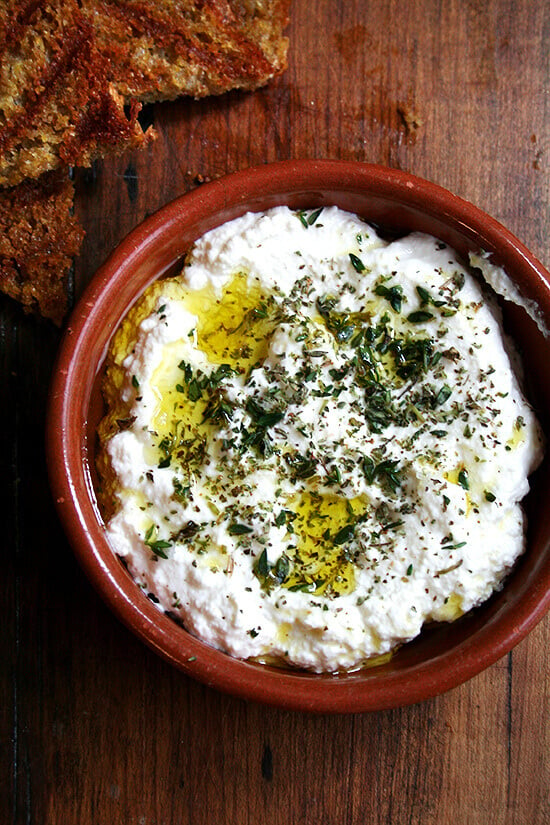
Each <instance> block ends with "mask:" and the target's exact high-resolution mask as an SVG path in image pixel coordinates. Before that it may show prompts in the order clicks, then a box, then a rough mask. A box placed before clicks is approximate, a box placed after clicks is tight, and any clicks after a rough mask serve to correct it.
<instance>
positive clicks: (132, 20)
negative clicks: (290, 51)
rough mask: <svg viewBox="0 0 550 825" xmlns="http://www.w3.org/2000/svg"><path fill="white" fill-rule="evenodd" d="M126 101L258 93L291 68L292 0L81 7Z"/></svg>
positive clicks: (164, 0) (139, 1)
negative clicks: (286, 33) (286, 34)
mask: <svg viewBox="0 0 550 825" xmlns="http://www.w3.org/2000/svg"><path fill="white" fill-rule="evenodd" d="M82 9H83V12H84V14H85V15H86V16H87V18H88V20H89V21H90V22H91V23H92V25H93V26H94V28H95V31H96V34H97V40H98V45H99V48H100V50H101V52H102V53H103V54H104V55H105V56H106V57H107V58H108V59H109V60H110V63H111V70H112V80H113V83H114V85H115V88H116V89H117V91H118V92H120V94H122V95H123V96H124V98H125V99H126V100H131V99H137V100H140V101H143V102H152V101H158V100H167V99H173V98H176V97H179V96H180V95H190V96H192V97H195V98H200V97H204V96H205V95H212V94H221V93H222V92H226V91H228V90H229V89H255V88H257V87H259V86H262V85H264V84H265V83H267V81H268V80H270V79H271V78H272V77H274V76H275V75H278V74H280V73H281V72H282V71H284V69H285V68H286V53H287V46H288V43H287V39H286V38H285V37H283V30H284V27H285V26H286V24H287V22H288V9H289V0H201V2H198V0H124V2H121V1H120V0H82Z"/></svg>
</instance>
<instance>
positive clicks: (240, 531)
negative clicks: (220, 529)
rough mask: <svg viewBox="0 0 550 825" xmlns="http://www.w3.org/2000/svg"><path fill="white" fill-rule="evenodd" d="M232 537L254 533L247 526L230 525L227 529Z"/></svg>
mask: <svg viewBox="0 0 550 825" xmlns="http://www.w3.org/2000/svg"><path fill="white" fill-rule="evenodd" d="M227 532H228V533H229V535H230V536H244V535H245V534H246V533H252V532H253V531H252V527H248V525H246V524H230V525H229V527H228V528H227Z"/></svg>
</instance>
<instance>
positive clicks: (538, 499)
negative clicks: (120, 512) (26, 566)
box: [47, 161, 550, 712]
mask: <svg viewBox="0 0 550 825" xmlns="http://www.w3.org/2000/svg"><path fill="white" fill-rule="evenodd" d="M279 204H287V205H288V206H290V207H291V208H307V207H318V206H322V205H328V204H336V205H338V206H340V207H341V208H343V209H347V210H351V211H353V212H356V213H358V214H360V215H361V216H362V217H364V218H366V219H367V220H368V221H371V222H373V223H375V224H376V225H378V226H380V227H382V228H385V229H386V230H388V231H390V232H392V233H394V232H395V233H406V232H409V231H411V230H412V231H414V230H420V231H424V232H429V233H431V234H432V235H435V236H437V237H438V238H440V239H442V240H443V241H445V242H447V243H448V244H450V245H451V246H453V247H454V248H455V249H456V250H457V251H458V252H459V253H460V254H462V255H463V256H465V257H466V256H467V253H468V251H470V250H473V251H480V250H485V251H488V252H491V253H493V260H494V261H495V262H496V263H498V264H500V265H502V266H504V267H505V269H506V271H507V272H508V274H509V275H510V277H511V278H512V279H513V280H514V281H515V282H516V284H517V286H518V287H519V288H520V290H521V292H522V293H523V295H524V296H525V298H526V299H528V300H531V301H534V302H535V303H536V304H537V305H538V307H539V310H540V313H541V315H542V316H543V318H544V319H545V321H546V324H547V326H548V327H549V328H550V285H549V284H550V276H549V274H548V273H547V272H546V271H545V270H544V268H543V267H542V266H541V264H540V263H538V261H537V260H535V258H534V257H533V256H532V255H531V254H530V253H529V251H528V250H527V249H526V248H525V247H524V246H523V245H522V244H521V243H520V242H519V241H518V240H517V239H516V238H514V237H513V236H512V235H511V234H510V232H508V231H507V230H506V229H505V228H504V227H503V226H501V225H500V224H499V223H497V222H496V221H495V220H493V219H492V218H490V217H489V216H487V215H486V214H484V213H483V212H481V211H480V210H479V209H477V208H476V207H474V206H472V205H471V204H469V203H466V202H465V201H463V200H461V199H459V198H457V197H455V196H454V195H452V194H450V193H449V192H447V191H445V190H444V189H441V188H440V187H438V186H435V185H434V184H432V183H428V182H426V181H423V180H419V179H418V178H415V177H412V176H410V175H408V174H405V173H403V172H399V171H395V170H391V169H386V168H382V167H377V166H370V165H367V164H360V163H345V162H336V161H335V162H333V161H289V162H283V163H278V164H273V165H267V166H262V167H257V168H253V169H249V170H247V171H243V172H238V173H236V174H233V175H229V176H227V177H225V178H222V179H220V180H217V181H214V182H213V183H209V184H206V185H203V186H201V187H200V188H199V189H197V190H195V191H193V192H191V193H190V194H187V195H184V196H183V197H181V198H178V199H176V200H175V201H173V202H172V203H169V204H168V205H167V206H165V207H164V208H162V209H161V210H160V211H158V212H157V213H156V214H154V215H152V216H151V217H150V218H148V219H147V220H146V221H145V222H144V223H142V224H141V225H140V226H138V227H137V229H135V230H134V231H133V232H131V233H130V235H129V236H128V237H127V238H126V239H125V240H124V241H123V242H122V243H121V244H120V246H119V247H118V248H117V249H116V250H115V251H114V252H113V254H112V255H111V257H110V258H109V260H108V261H107V263H105V264H104V266H102V267H101V269H100V270H99V272H98V273H97V274H96V275H95V277H94V278H93V280H92V281H91V283H90V285H89V286H88V288H87V290H86V292H85V294H84V295H83V297H82V299H81V301H80V302H79V304H78V306H77V307H76V309H75V311H74V313H73V315H72V317H71V319H70V321H69V324H68V328H67V331H66V334H65V338H64V340H63V343H62V346H61V349H60V353H59V360H58V364H57V369H56V371H55V375H54V379H53V385H52V388H51V398H50V407H49V417H48V426H47V449H48V461H49V468H50V476H51V485H52V488H53V493H54V497H55V501H56V505H57V508H58V511H59V515H60V518H61V520H62V522H63V525H64V527H65V530H66V532H67V535H68V538H69V540H70V542H71V544H72V546H73V547H74V550H75V553H76V555H77V557H78V559H79V561H80V563H81V564H82V566H83V568H84V570H85V572H86V573H87V575H88V576H89V577H90V579H91V581H92V583H93V584H94V585H95V587H96V588H97V590H98V591H99V593H100V594H101V595H102V596H103V598H104V599H105V601H106V602H107V604H108V605H109V606H110V607H111V608H112V610H113V611H114V612H115V614H116V615H117V616H118V617H119V618H120V619H121V620H122V621H123V622H124V623H125V624H126V625H127V626H128V627H129V628H130V629H131V630H132V631H134V632H135V633H136V634H137V635H138V636H139V637H140V638H141V639H143V640H144V641H145V642H146V643H147V644H148V645H150V646H151V647H152V648H153V649H154V650H156V651H157V652H158V653H159V654H160V655H161V656H163V657H164V658H165V659H167V660H168V661H169V662H171V663H173V664H174V665H176V667H178V668H181V670H183V671H184V672H185V673H188V674H189V675H191V676H193V677H195V678H196V679H199V680H201V681H202V682H205V683H206V684H208V685H211V686H213V687H216V688H219V689H220V690H223V691H227V692H229V693H232V694H234V695H236V696H240V697H243V698H246V699H252V700H257V701H261V702H267V703H270V704H273V705H278V706H281V707H285V708H291V709H300V710H308V711H318V712H354V711H355V712H357V711H367V710H375V709H382V708H389V707H396V706H399V705H405V704H409V703H413V702H418V701H420V700H423V699H426V698H428V697H430V696H434V695H436V694H439V693H442V692H443V691H446V690H448V689H449V688H452V687H454V686H456V685H458V684H460V683H461V682H464V681H465V680H466V679H469V678H470V677H472V676H474V675H475V674H476V673H479V672H480V671H481V670H483V669H484V668H486V667H488V666H489V665H491V664H492V663H493V662H495V661H496V660H497V659H499V658H500V657H501V656H503V655H504V654H505V653H507V652H508V651H509V650H510V649H511V648H512V647H513V646H514V645H515V644H517V643H518V642H519V641H520V640H521V639H523V638H524V637H525V635H526V634H527V633H528V632H529V631H530V630H531V629H532V628H533V627H534V625H535V624H536V623H537V622H538V621H539V620H540V619H541V618H542V617H543V615H544V614H545V612H546V610H547V608H548V607H549V606H550V517H549V513H550V507H549V504H550V498H549V490H550V477H549V464H550V462H549V461H548V460H546V461H545V462H544V464H543V465H542V467H541V468H540V469H539V470H538V471H537V473H536V474H535V476H533V478H532V490H531V493H530V494H529V496H528V498H527V500H526V509H527V512H528V519H529V522H528V524H529V527H528V547H527V552H526V553H525V555H524V556H523V557H522V558H521V559H520V561H519V563H518V564H517V566H516V568H515V569H514V571H513V572H512V574H511V575H510V577H509V578H508V580H507V581H506V584H505V587H504V588H503V590H502V591H501V592H500V593H498V594H496V595H495V596H493V597H492V598H491V599H490V600H489V601H488V602H487V603H485V604H484V605H483V606H482V607H480V608H478V609H476V610H474V611H472V612H471V613H470V614H468V615H467V616H465V617H463V618H461V619H460V620H459V621H457V622H455V623H453V624H440V625H436V626H432V627H430V628H428V629H426V630H425V631H424V632H423V633H422V634H421V635H420V637H418V638H417V639H416V640H415V641H413V642H411V643H409V644H408V645H405V646H403V647H402V648H401V649H400V650H399V651H398V652H397V653H396V655H395V656H394V657H393V659H392V660H391V661H390V662H389V663H387V664H385V665H382V666H378V667H371V668H367V669H364V670H361V671H358V672H354V673H350V674H347V675H343V676H331V675H311V674H307V673H303V672H299V671H292V670H284V669H276V668H272V667H268V666H264V665H257V664H252V663H249V662H246V661H240V660H237V659H233V658H231V657H229V656H227V655H225V654H224V653H221V652H219V651H218V650H215V649H213V648H211V647H209V646H207V645H205V644H203V643H202V642H201V641H199V640H198V639H196V638H194V637H193V636H191V635H190V634H188V633H187V632H186V631H185V630H183V629H182V628H181V627H179V626H178V625H176V624H175V623H174V622H173V621H172V620H171V619H169V618H167V617H166V616H164V615H162V614H161V613H159V611H158V610H157V609H156V608H155V606H154V605H153V604H152V603H151V602H150V601H149V600H148V599H147V597H146V596H145V595H144V594H143V593H142V592H141V591H140V590H139V589H138V587H137V586H136V585H135V584H134V582H133V581H132V580H131V578H130V576H129V575H128V573H127V572H126V570H125V568H124V567H123V565H122V564H121V563H120V561H119V560H118V558H117V557H116V556H115V555H114V554H113V552H112V551H111V549H110V547H109V546H108V544H107V542H106V539H105V535H104V529H103V523H102V520H101V515H100V512H99V509H98V506H97V502H96V494H95V490H94V475H95V471H94V451H95V449H96V436H95V431H96V425H97V422H98V420H99V418H100V417H101V415H102V399H101V395H100V392H99V383H100V381H99V379H100V376H101V373H102V369H103V362H104V358H105V353H106V350H107V347H108V345H109V341H110V339H111V336H112V335H113V332H114V331H115V329H116V328H117V325H118V324H119V322H120V321H121V319H122V318H123V316H124V315H125V314H126V312H127V310H128V309H129V307H130V306H131V305H132V304H133V303H134V301H135V300H136V299H137V298H138V297H139V296H140V295H141V293H142V292H143V291H144V289H145V288H146V287H147V286H148V285H149V284H150V283H151V281H153V280H154V279H156V278H158V277H159V276H161V275H163V274H165V273H167V272H168V271H170V270H171V269H173V268H174V266H176V265H177V264H178V262H180V261H181V258H182V255H183V254H184V253H185V251H186V250H187V249H188V247H189V246H190V244H192V242H193V241H194V240H195V239H196V238H198V237H199V236H200V235H202V234H203V233H204V232H206V231H207V230H209V229H212V228H213V227H215V226H218V225H219V224H221V223H223V222H225V221H227V220H230V219H232V218H236V217H238V216H240V215H242V214H243V213H244V212H246V211H248V210H251V211H260V210H264V209H267V208H269V207H272V206H276V205H279ZM503 309H504V318H505V326H506V329H507V330H508V331H509V333H510V334H511V335H512V336H513V338H514V339H515V341H516V343H517V345H518V346H519V348H520V350H521V351H522V353H523V358H524V362H525V365H526V370H527V378H528V380H529V388H528V394H529V395H530V398H531V401H532V403H533V404H534V405H535V407H536V409H537V411H538V414H539V418H540V420H541V422H542V425H543V428H544V429H545V430H546V432H549V421H550V341H549V340H547V339H546V338H545V337H544V336H543V335H542V334H541V332H540V331H539V329H538V328H537V326H536V325H535V323H533V321H531V319H530V318H529V317H528V316H527V314H526V313H525V312H524V311H523V310H522V309H519V308H518V307H516V306H512V305H504V307H503Z"/></svg>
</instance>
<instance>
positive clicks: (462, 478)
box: [458, 468, 470, 490]
mask: <svg viewBox="0 0 550 825" xmlns="http://www.w3.org/2000/svg"><path fill="white" fill-rule="evenodd" d="M458 483H459V484H460V486H461V487H462V488H463V489H464V490H469V489H470V482H469V481H468V473H467V471H466V470H465V469H464V468H462V470H460V472H459V474H458Z"/></svg>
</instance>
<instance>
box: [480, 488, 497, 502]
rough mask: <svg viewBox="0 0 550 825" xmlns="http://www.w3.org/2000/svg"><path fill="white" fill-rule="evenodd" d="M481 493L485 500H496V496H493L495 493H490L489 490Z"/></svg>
mask: <svg viewBox="0 0 550 825" xmlns="http://www.w3.org/2000/svg"><path fill="white" fill-rule="evenodd" d="M483 495H484V496H485V501H489V502H491V503H492V502H493V501H496V500H497V497H496V496H495V494H494V493H491V491H490V490H485V492H484V493H483Z"/></svg>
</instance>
